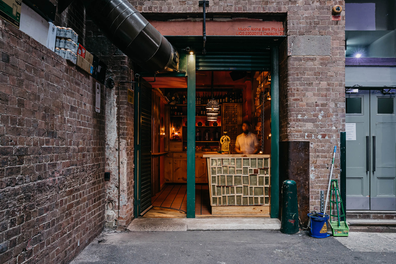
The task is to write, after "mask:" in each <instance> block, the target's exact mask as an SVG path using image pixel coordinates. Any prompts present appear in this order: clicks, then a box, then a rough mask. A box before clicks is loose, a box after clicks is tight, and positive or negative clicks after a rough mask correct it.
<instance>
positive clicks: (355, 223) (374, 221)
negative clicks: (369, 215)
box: [347, 217, 396, 226]
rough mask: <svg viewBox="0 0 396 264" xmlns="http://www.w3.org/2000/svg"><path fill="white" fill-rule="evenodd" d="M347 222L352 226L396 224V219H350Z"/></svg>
mask: <svg viewBox="0 0 396 264" xmlns="http://www.w3.org/2000/svg"><path fill="white" fill-rule="evenodd" d="M347 223H348V225H350V226H396V220H388V219H349V218H348V217H347Z"/></svg>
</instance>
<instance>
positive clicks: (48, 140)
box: [0, 20, 105, 263]
mask: <svg viewBox="0 0 396 264" xmlns="http://www.w3.org/2000/svg"><path fill="white" fill-rule="evenodd" d="M0 36H1V39H0V53H1V54H2V61H0V87H1V91H0V118H1V123H0V160H1V167H0V263H16V262H18V263H22V262H24V261H26V263H36V262H37V263H65V262H66V263H67V262H69V261H70V260H71V259H72V258H73V257H74V256H75V255H76V254H77V253H78V252H80V251H81V250H82V249H83V248H84V247H85V246H86V245H87V244H88V243H89V242H90V241H92V239H93V238H94V237H95V236H97V235H98V234H99V233H100V232H101V230H102V229H103V225H104V195H105V193H104V181H103V179H104V163H105V156H104V152H105V148H104V139H105V137H104V126H105V124H104V111H103V109H104V96H102V106H101V108H102V112H101V113H100V114H98V113H96V112H95V110H94V103H95V92H94V81H93V79H92V78H91V77H89V76H88V75H86V74H85V73H82V72H80V71H79V70H76V67H75V66H73V65H70V64H69V63H67V62H66V61H65V60H64V59H62V58H61V57H59V56H58V55H56V54H55V53H54V52H52V51H50V50H48V49H47V48H46V47H44V46H42V45H41V44H39V43H37V42H36V41H35V40H33V39H31V38H30V37H28V36H27V35H25V34H24V33H22V32H21V31H19V30H18V29H16V28H13V27H12V26H11V25H9V24H8V23H6V22H4V21H3V20H0ZM103 94H104V92H103V89H102V95H103Z"/></svg>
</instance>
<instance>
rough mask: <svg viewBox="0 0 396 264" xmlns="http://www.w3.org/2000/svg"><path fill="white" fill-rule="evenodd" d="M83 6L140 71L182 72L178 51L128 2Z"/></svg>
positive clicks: (94, 1)
mask: <svg viewBox="0 0 396 264" xmlns="http://www.w3.org/2000/svg"><path fill="white" fill-rule="evenodd" d="M83 2H84V5H85V6H86V9H87V14H88V15H89V16H90V17H91V18H92V19H93V21H94V22H95V24H97V25H98V27H99V28H100V29H101V30H102V31H103V32H104V33H105V34H106V35H107V37H108V38H109V39H110V41H111V42H113V43H114V45H116V46H117V48H119V49H120V50H121V51H122V52H124V53H125V54H126V55H127V56H128V57H129V58H130V59H131V60H132V61H134V62H135V63H137V64H138V65H139V66H140V67H142V68H144V69H146V70H149V71H154V72H160V71H177V70H178V67H179V54H178V53H177V51H176V50H175V49H174V48H173V46H172V45H171V44H170V43H169V41H168V40H167V39H166V38H165V37H164V36H162V35H161V33H159V32H158V30H156V29H155V28H154V27H153V26H152V25H151V24H150V23H149V22H148V21H147V20H146V19H145V18H144V17H143V16H142V15H141V14H140V13H139V12H138V11H137V10H136V9H135V8H134V7H133V6H132V5H131V4H130V3H129V2H128V1H125V0H83Z"/></svg>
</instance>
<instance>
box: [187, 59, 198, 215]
mask: <svg viewBox="0 0 396 264" xmlns="http://www.w3.org/2000/svg"><path fill="white" fill-rule="evenodd" d="M195 67H196V66H195V55H188V58H187V218H195Z"/></svg>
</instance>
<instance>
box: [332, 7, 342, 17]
mask: <svg viewBox="0 0 396 264" xmlns="http://www.w3.org/2000/svg"><path fill="white" fill-rule="evenodd" d="M341 12H342V6H340V5H335V6H333V15H340V14H341Z"/></svg>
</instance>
